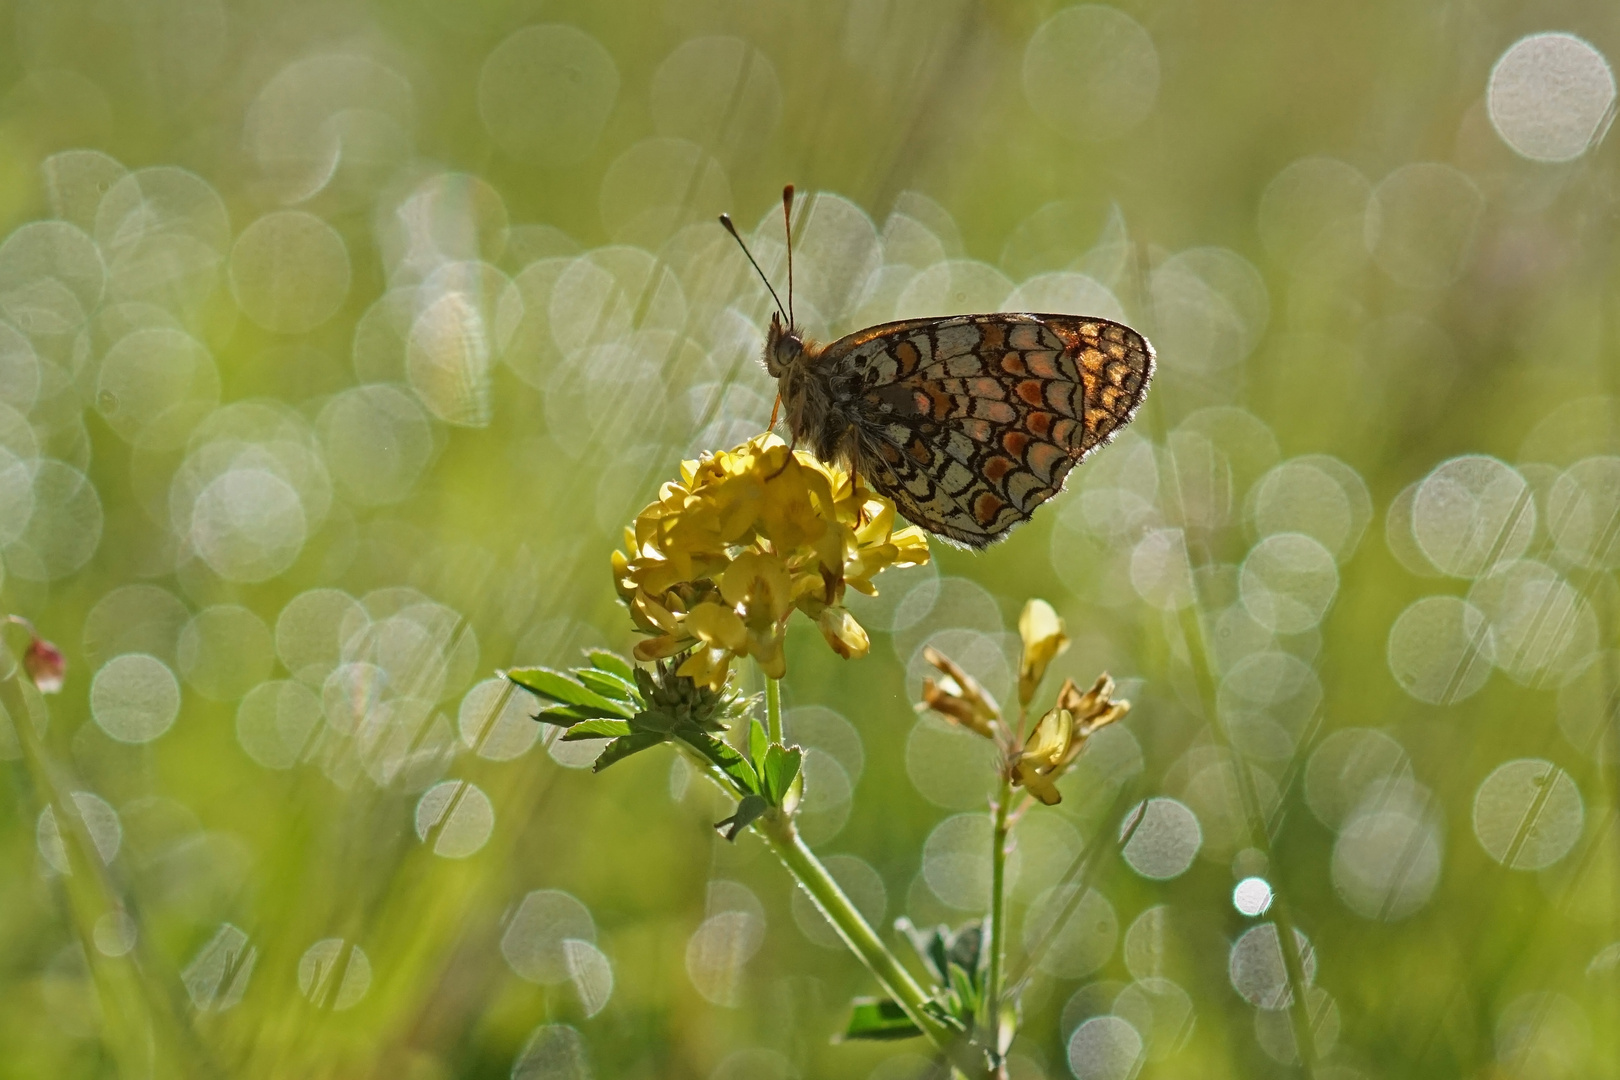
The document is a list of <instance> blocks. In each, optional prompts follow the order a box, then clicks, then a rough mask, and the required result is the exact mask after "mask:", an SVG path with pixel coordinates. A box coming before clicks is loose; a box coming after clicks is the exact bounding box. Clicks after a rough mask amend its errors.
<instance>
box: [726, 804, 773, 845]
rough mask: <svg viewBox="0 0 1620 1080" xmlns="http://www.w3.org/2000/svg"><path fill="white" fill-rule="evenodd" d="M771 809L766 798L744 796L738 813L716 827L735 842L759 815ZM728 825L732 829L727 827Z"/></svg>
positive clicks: (738, 805)
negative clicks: (739, 834)
mask: <svg viewBox="0 0 1620 1080" xmlns="http://www.w3.org/2000/svg"><path fill="white" fill-rule="evenodd" d="M770 808H771V804H770V803H768V802H766V801H765V797H764V796H762V795H744V796H743V797H742V801H741V802H739V803H738V804H737V812H736V813H735V814H732V815H731V816H730V817H728V818H725V819H723V820H721V821H717V822H715V823H714V827H715V828H717V829H719V830H720V831H721V832H722V833H723V834H724V835H725V838H726V839H727V840H731V841H733V842H735V841H736V839H737V834H738V833H740V832H742V831H743V830H744V829H746V828H748V826H750V825H752V824H753V823H754V822H755V821H756V820H757V819H758V818H759V815H761V814H763V813H764V812H765V811H767V810H769V809H770ZM728 825H729V826H730V828H727V827H726V826H728Z"/></svg>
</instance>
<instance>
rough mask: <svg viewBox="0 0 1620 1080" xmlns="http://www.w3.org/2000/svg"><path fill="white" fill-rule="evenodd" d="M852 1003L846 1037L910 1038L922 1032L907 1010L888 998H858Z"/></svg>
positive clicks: (845, 1029) (844, 1036)
mask: <svg viewBox="0 0 1620 1080" xmlns="http://www.w3.org/2000/svg"><path fill="white" fill-rule="evenodd" d="M850 1005H851V1006H853V1011H852V1012H851V1013H850V1017H849V1023H848V1024H847V1025H846V1026H845V1027H844V1034H843V1038H845V1039H879V1040H888V1039H909V1038H911V1037H913V1036H915V1035H921V1034H922V1029H921V1028H919V1027H918V1026H917V1025H916V1024H913V1023H912V1022H911V1017H909V1016H907V1015H906V1010H904V1009H902V1008H901V1007H900V1005H899V1004H898V1003H897V1002H894V1001H890V1000H889V999H888V998H875V997H864V998H856V999H855V1000H854V1001H852V1002H850Z"/></svg>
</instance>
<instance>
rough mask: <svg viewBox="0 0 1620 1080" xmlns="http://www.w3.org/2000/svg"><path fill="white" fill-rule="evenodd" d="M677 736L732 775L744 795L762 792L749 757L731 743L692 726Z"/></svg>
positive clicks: (676, 735)
mask: <svg viewBox="0 0 1620 1080" xmlns="http://www.w3.org/2000/svg"><path fill="white" fill-rule="evenodd" d="M675 737H676V738H677V739H680V740H681V741H682V742H684V743H686V744H687V745H688V746H690V747H692V749H694V750H696V751H697V752H698V753H700V754H702V755H703V756H704V757H706V758H708V759H709V760H710V761H712V762H714V764H715V766H716V767H717V768H718V769H719V770H720V771H721V772H723V773H725V774H726V775H727V776H729V777H731V780H732V782H733V783H735V784H736V785H737V789H738V791H739V792H741V793H742V794H744V795H758V794H760V790H759V774H758V773H757V772H755V771H754V767H753V766H752V765H750V764H748V759H747V758H745V757H743V756H742V755H741V754H739V753H737V751H735V750H733V749H732V748H731V746H730V745H729V744H727V743H723V742H721V741H720V740H719V739H716V738H714V737H713V736H712V735H707V734H705V733H703V732H701V731H696V730H693V729H691V728H686V729H683V730H681V731H677V732H676V733H675Z"/></svg>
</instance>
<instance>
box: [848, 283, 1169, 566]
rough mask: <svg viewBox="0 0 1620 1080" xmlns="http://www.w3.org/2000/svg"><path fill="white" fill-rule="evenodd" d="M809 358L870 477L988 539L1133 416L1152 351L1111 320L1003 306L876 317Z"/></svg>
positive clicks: (912, 511) (931, 521)
mask: <svg viewBox="0 0 1620 1080" xmlns="http://www.w3.org/2000/svg"><path fill="white" fill-rule="evenodd" d="M816 367H817V368H818V374H820V375H821V376H822V378H823V379H824V380H825V382H824V383H823V385H824V386H826V387H827V391H828V393H829V394H830V396H831V397H832V398H833V400H834V401H835V402H836V403H837V405H838V406H839V407H840V411H841V412H842V413H843V415H844V416H845V417H846V418H847V419H848V420H849V422H850V424H851V426H852V428H853V433H854V435H855V447H854V454H853V456H854V458H855V461H854V464H855V465H856V467H857V468H858V469H860V470H861V471H862V474H863V475H864V476H866V477H867V479H868V480H870V482H871V483H872V484H873V486H874V487H876V488H877V489H878V490H879V491H881V492H882V493H883V494H884V495H886V496H888V497H889V498H890V499H892V500H894V502H895V505H896V506H897V507H898V508H899V510H900V512H901V513H902V514H904V515H905V516H906V517H907V518H908V519H909V520H911V521H912V522H914V523H916V524H918V525H921V526H922V527H923V528H925V529H928V530H929V531H930V532H934V533H938V534H940V535H942V536H946V537H949V538H950V539H953V540H956V541H959V542H961V543H963V544H966V545H968V546H970V547H984V546H985V545H987V544H990V543H993V542H994V541H996V540H999V539H1001V538H1002V537H1003V536H1005V535H1006V534H1007V533H1008V531H1010V530H1011V529H1012V528H1013V527H1014V526H1016V525H1018V524H1020V523H1022V522H1024V521H1028V520H1029V517H1030V515H1031V514H1032V513H1033V512H1034V510H1035V508H1036V507H1037V506H1039V505H1040V504H1041V503H1043V502H1045V501H1046V500H1047V499H1049V498H1051V497H1052V496H1053V495H1055V494H1057V492H1059V491H1061V490H1062V489H1063V483H1064V480H1065V479H1066V478H1067V476H1068V473H1069V470H1070V469H1071V468H1073V467H1074V465H1075V463H1076V462H1078V461H1080V460H1081V459H1082V458H1083V457H1085V455H1086V454H1088V453H1089V452H1090V451H1092V450H1093V449H1095V448H1096V447H1098V446H1101V445H1102V444H1103V443H1105V442H1107V441H1108V440H1109V439H1110V438H1111V437H1112V436H1113V434H1114V432H1115V431H1117V430H1118V429H1119V428H1120V427H1121V426H1123V425H1124V424H1127V423H1129V422H1130V419H1131V417H1132V415H1133V414H1134V413H1135V411H1136V408H1137V406H1138V405H1139V404H1140V403H1141V401H1142V397H1143V395H1144V394H1145V393H1146V392H1147V387H1148V381H1149V380H1150V379H1151V377H1152V374H1153V350H1152V348H1151V347H1150V346H1149V345H1148V343H1147V341H1146V339H1144V338H1143V337H1142V336H1141V335H1140V334H1138V333H1137V332H1136V331H1134V330H1132V329H1131V328H1130V327H1128V326H1123V325H1121V324H1120V323H1116V322H1110V321H1108V320H1106V319H1092V318H1082V317H1080V316H1075V315H1025V314H999V313H998V314H993V315H961V316H954V317H950V318H940V319H913V320H909V321H906V322H897V323H886V324H884V325H881V326H874V327H871V328H870V329H867V330H862V331H860V332H858V333H855V334H851V335H850V336H848V337H846V338H843V339H842V340H840V341H836V342H834V343H833V344H832V345H830V346H828V347H827V349H826V350H825V352H824V353H822V354H821V356H820V358H819V362H818V363H817V365H816Z"/></svg>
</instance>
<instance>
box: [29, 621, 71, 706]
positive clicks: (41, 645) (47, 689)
mask: <svg viewBox="0 0 1620 1080" xmlns="http://www.w3.org/2000/svg"><path fill="white" fill-rule="evenodd" d="M23 667H25V668H27V669H28V677H29V678H30V679H33V680H34V685H35V686H37V687H39V692H40V693H42V694H54V693H56V692H57V691H59V690H61V689H62V679H63V676H65V675H66V674H67V658H66V657H64V656H63V655H62V650H61V649H58V648H57V647H56V646H55V645H52V644H51V643H50V642H48V641H46V640H45V639H44V638H42V637H39V636H38V635H35V637H34V639H33V640H32V641H30V642H29V643H28V651H27V652H25V653H23Z"/></svg>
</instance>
